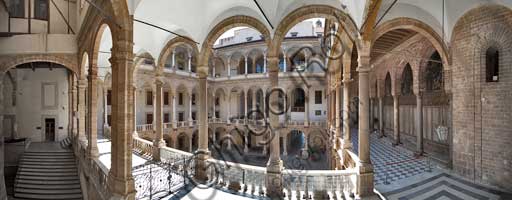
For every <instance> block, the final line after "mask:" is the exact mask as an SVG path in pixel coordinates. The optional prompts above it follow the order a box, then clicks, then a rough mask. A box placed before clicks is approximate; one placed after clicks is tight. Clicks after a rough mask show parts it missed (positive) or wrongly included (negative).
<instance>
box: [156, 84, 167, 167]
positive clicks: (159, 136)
mask: <svg viewBox="0 0 512 200" xmlns="http://www.w3.org/2000/svg"><path fill="white" fill-rule="evenodd" d="M162 79H163V77H156V80H155V85H156V92H155V93H156V104H155V108H156V109H155V122H156V124H155V128H156V131H155V133H156V135H155V138H154V140H153V160H154V161H160V159H161V158H160V149H161V148H162V147H165V141H164V139H163V138H164V127H163V120H162V107H163V105H162V104H163V101H162V93H163V91H162V85H163V84H164V82H163V80H162Z"/></svg>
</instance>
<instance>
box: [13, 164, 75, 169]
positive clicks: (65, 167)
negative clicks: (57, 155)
mask: <svg viewBox="0 0 512 200" xmlns="http://www.w3.org/2000/svg"><path fill="white" fill-rule="evenodd" d="M19 168H20V169H24V168H30V169H75V168H76V165H63V166H59V165H53V166H52V165H26V164H25V165H20V167H19Z"/></svg>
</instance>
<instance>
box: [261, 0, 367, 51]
mask: <svg viewBox="0 0 512 200" xmlns="http://www.w3.org/2000/svg"><path fill="white" fill-rule="evenodd" d="M318 17H323V18H326V19H328V20H333V21H339V22H340V23H341V26H343V27H345V30H347V31H348V32H347V34H348V36H349V38H351V39H352V40H354V41H352V42H354V43H355V44H356V46H357V47H358V49H360V48H359V47H360V44H359V42H358V41H357V40H356V39H357V38H359V31H358V29H357V26H356V24H355V22H354V21H353V20H352V18H351V17H350V16H349V15H348V14H347V13H345V12H343V11H341V10H339V9H337V8H335V7H332V6H328V5H308V6H303V7H300V8H297V9H296V10H294V11H292V12H290V13H289V14H288V15H286V17H284V18H283V19H282V20H281V22H280V23H279V25H278V26H277V28H276V29H275V32H274V38H273V41H272V45H271V46H269V52H268V53H269V55H268V56H269V57H271V56H274V57H277V56H278V55H279V51H280V49H281V43H282V42H283V40H284V37H285V35H286V33H287V32H288V30H290V29H291V28H292V27H293V26H295V25H296V24H298V23H299V22H301V21H304V20H306V19H310V18H318Z"/></svg>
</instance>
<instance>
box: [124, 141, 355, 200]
mask: <svg viewBox="0 0 512 200" xmlns="http://www.w3.org/2000/svg"><path fill="white" fill-rule="evenodd" d="M133 144H134V148H135V150H136V151H139V152H144V153H145V154H151V153H152V151H151V149H152V146H153V143H152V142H149V141H145V140H144V139H142V138H134V142H133ZM160 155H161V159H162V161H163V162H167V163H169V162H170V163H174V164H175V165H183V166H184V167H182V168H181V169H187V170H189V172H187V173H189V174H193V171H194V169H193V167H194V166H195V165H194V164H193V163H194V161H195V159H193V158H194V154H192V153H189V152H185V151H181V150H177V149H173V148H169V147H162V148H161V149H160ZM351 156H356V155H355V154H354V155H351ZM352 161H353V162H355V163H357V156H356V158H355V160H352ZM207 162H208V163H209V167H208V172H207V176H208V180H209V182H208V184H211V186H213V187H216V188H222V189H227V190H230V191H234V192H238V193H242V194H244V195H252V196H265V195H266V188H265V179H266V174H267V168H266V167H258V166H252V165H246V164H240V163H234V162H227V161H223V160H217V159H213V158H210V159H208V160H207ZM354 167H355V165H354ZM189 178H190V177H189ZM282 178H283V179H284V180H283V183H285V185H284V187H283V188H284V189H283V190H284V191H283V194H284V195H285V197H286V199H292V198H297V199H303V198H306V199H330V198H334V199H342V198H345V197H346V196H347V195H350V196H352V195H353V194H354V192H355V184H354V183H355V181H356V179H357V170H356V168H350V169H346V170H292V169H283V170H282Z"/></svg>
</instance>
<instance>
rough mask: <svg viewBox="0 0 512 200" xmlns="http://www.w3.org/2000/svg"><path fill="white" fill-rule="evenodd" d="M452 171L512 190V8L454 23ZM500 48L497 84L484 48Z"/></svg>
mask: <svg viewBox="0 0 512 200" xmlns="http://www.w3.org/2000/svg"><path fill="white" fill-rule="evenodd" d="M451 45H452V46H451V54H452V59H453V64H452V69H453V70H452V81H453V82H452V87H453V90H452V91H453V102H452V103H453V104H452V105H453V128H454V130H453V169H454V170H455V171H456V172H457V173H459V174H461V175H463V176H465V177H468V178H470V179H474V180H475V181H478V182H482V183H487V184H492V185H497V186H501V187H504V188H506V189H512V175H511V173H512V164H511V162H512V106H511V105H510V104H511V103H512V10H510V9H508V8H505V7H502V6H497V5H485V6H481V7H478V8H475V9H473V10H470V11H468V12H467V13H466V14H465V15H464V16H462V17H461V18H460V19H459V20H458V22H457V24H456V25H455V27H454V31H453V36H452V41H451ZM489 47H495V48H497V49H498V50H499V52H500V55H499V62H500V64H499V82H490V83H487V82H486V81H485V52H486V50H487V49H488V48H489Z"/></svg>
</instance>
